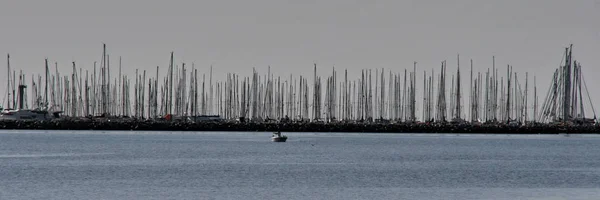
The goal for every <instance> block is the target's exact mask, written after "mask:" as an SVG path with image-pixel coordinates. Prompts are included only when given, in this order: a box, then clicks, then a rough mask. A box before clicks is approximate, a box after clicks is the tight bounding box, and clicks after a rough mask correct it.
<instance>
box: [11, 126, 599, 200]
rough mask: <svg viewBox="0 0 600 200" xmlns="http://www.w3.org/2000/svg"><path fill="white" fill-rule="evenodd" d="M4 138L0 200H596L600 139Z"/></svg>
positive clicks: (37, 134)
mask: <svg viewBox="0 0 600 200" xmlns="http://www.w3.org/2000/svg"><path fill="white" fill-rule="evenodd" d="M287 135H288V136H290V138H289V140H288V142H286V143H273V142H270V133H214V132H200V133H196V132H185V133H182V132H100V131H84V132H67V131H7V130H3V131H0V199H598V198H600V137H597V136H585V135H571V136H569V137H565V136H561V135H553V136H540V135H528V136H515V135H450V134H448V135H443V134H441V135H417V134H413V135H398V134H341V133H287Z"/></svg>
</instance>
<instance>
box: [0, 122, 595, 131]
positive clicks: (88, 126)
mask: <svg viewBox="0 0 600 200" xmlns="http://www.w3.org/2000/svg"><path fill="white" fill-rule="evenodd" d="M0 129H30V130H135V131H250V132H255V131H256V132H261V131H278V130H279V131H282V132H372V133H472V134H477V133H480V134H559V133H587V134H599V133H600V126H598V125H573V126H563V125H549V124H536V125H527V126H509V125H503V124H483V125H470V124H461V125H456V124H424V123H423V124H413V123H399V124H392V123H386V124H381V123H307V122H287V123H239V122H201V123H194V122H177V121H135V120H131V121H118V120H113V121H109V120H102V121H93V120H92V121H77V120H75V121H73V120H48V121H0Z"/></svg>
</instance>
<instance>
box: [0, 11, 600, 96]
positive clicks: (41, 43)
mask: <svg viewBox="0 0 600 200" xmlns="http://www.w3.org/2000/svg"><path fill="white" fill-rule="evenodd" d="M0 3H1V6H0V25H1V26H2V27H1V29H0V30H1V34H0V53H3V54H6V53H10V54H11V64H12V67H14V68H17V69H23V70H24V71H26V72H29V73H31V72H36V73H37V72H42V71H43V67H44V65H43V64H44V58H46V57H48V58H49V59H50V60H51V61H52V62H58V63H59V67H60V68H61V69H62V70H61V71H63V72H67V71H68V70H69V69H70V63H71V61H76V62H77V64H78V66H79V67H84V69H90V70H91V69H92V68H91V67H92V64H93V62H94V61H97V60H100V58H101V53H102V49H101V45H102V43H106V44H107V45H108V48H109V53H110V54H111V61H113V63H112V64H113V66H116V64H117V62H116V61H117V57H118V56H123V66H124V67H125V69H126V70H125V71H126V72H127V73H128V74H133V72H134V69H135V68H139V69H148V70H154V68H155V67H156V66H157V65H160V66H161V67H162V69H161V73H165V72H166V66H167V64H168V61H169V52H170V51H175V56H176V61H178V63H181V62H186V63H187V64H188V65H191V63H192V62H194V63H195V65H196V66H197V67H199V68H200V70H201V72H207V71H208V67H209V66H210V65H214V66H215V75H216V77H224V76H225V73H226V72H236V73H240V74H242V75H248V74H249V72H250V71H251V69H252V67H256V68H257V69H258V70H260V71H261V72H266V68H267V66H268V65H271V67H272V71H273V72H274V73H276V74H279V75H285V76H289V73H294V74H305V75H310V78H311V79H312V74H311V67H312V63H314V62H316V63H318V65H319V66H320V70H321V71H322V72H323V73H322V75H326V73H327V74H328V73H330V71H331V67H332V66H334V65H335V66H336V67H337V68H339V69H345V68H346V69H349V73H350V75H357V74H358V73H359V72H360V69H361V68H386V71H387V69H392V70H394V71H398V72H400V71H403V69H404V68H411V67H412V63H413V61H417V62H418V63H419V64H418V71H419V74H418V76H419V77H422V70H428V71H430V70H431V69H432V68H435V69H436V70H438V68H439V65H440V61H442V60H448V69H449V71H455V69H456V54H457V53H460V55H461V62H462V64H464V65H462V66H464V67H463V70H467V69H468V68H467V67H468V60H469V59H473V60H474V63H475V69H477V70H480V71H484V70H485V69H487V68H488V67H491V60H492V56H496V61H497V66H501V67H505V66H506V65H507V64H511V65H513V66H514V70H515V71H517V72H519V73H521V74H522V76H524V73H525V72H530V74H532V73H534V74H535V75H536V76H537V78H538V86H539V87H540V90H542V91H541V92H540V98H543V97H544V96H543V95H545V92H546V89H547V85H548V83H549V81H550V77H551V73H552V72H553V70H554V69H555V68H556V67H558V65H559V62H560V61H561V58H562V57H561V56H562V55H563V51H564V47H566V46H568V45H569V44H570V43H573V44H574V45H575V47H574V57H575V59H577V60H579V61H580V62H581V63H582V64H583V66H584V72H585V78H586V80H587V85H588V87H589V88H590V89H591V91H590V93H591V94H592V95H593V96H592V98H593V99H595V100H594V101H595V102H596V103H595V104H597V102H599V101H600V92H598V90H597V88H596V87H595V86H596V85H599V84H600V80H598V79H597V78H595V77H596V76H598V75H600V68H599V65H600V59H599V58H598V56H600V20H599V19H600V0H572V1H564V0H503V1H499V0H455V1H448V0H419V1H417V0H415V1H409V0H407V1H399V0H395V1H391V0H390V1H383V0H371V1H356V0H329V1H324V0H323V1H315V0H304V1H284V0H253V1H232V0H220V1H216V0H215V1H213V0H203V1H156V0H102V1H86V0H53V1H42V0H40V1H30V0H14V1H13V0H0ZM1 60H2V64H1V66H2V68H0V69H2V70H1V71H0V75H1V76H2V79H1V80H5V78H4V76H5V73H6V69H5V65H6V64H5V63H6V55H4V56H3V57H2V59H1ZM419 69H420V70H419ZM340 74H341V72H340ZM531 76H533V75H531ZM463 77H464V76H463ZM523 81H524V80H523ZM465 82H468V81H467V80H465ZM418 84H419V87H421V83H420V82H418ZM5 87H6V82H5V81H0V91H1V92H2V94H4V90H5ZM2 96H4V95H2ZM598 105H600V104H597V105H596V106H598Z"/></svg>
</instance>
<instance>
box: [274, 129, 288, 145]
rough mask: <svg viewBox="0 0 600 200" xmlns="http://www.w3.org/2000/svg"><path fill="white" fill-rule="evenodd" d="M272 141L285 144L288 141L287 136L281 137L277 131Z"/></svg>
mask: <svg viewBox="0 0 600 200" xmlns="http://www.w3.org/2000/svg"><path fill="white" fill-rule="evenodd" d="M271 140H273V142H285V141H286V140H287V136H285V135H281V132H279V131H277V132H274V133H273V137H271Z"/></svg>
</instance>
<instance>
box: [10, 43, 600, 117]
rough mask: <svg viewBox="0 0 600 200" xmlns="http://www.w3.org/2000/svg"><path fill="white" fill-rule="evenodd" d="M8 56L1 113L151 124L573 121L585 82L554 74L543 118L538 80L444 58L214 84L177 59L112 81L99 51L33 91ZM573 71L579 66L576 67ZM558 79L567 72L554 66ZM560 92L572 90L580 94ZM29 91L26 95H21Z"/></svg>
mask: <svg viewBox="0 0 600 200" xmlns="http://www.w3.org/2000/svg"><path fill="white" fill-rule="evenodd" d="M566 54H567V57H566V59H567V61H565V63H567V64H565V66H561V67H567V66H569V67H570V66H571V65H572V64H571V62H572V61H570V60H569V59H570V51H569V49H567V53H566ZM7 59H8V61H7V64H8V81H7V82H8V90H7V91H9V92H8V94H7V95H6V96H7V97H8V98H6V96H5V99H6V100H5V101H4V102H6V103H5V108H21V109H25V108H36V109H47V110H51V111H63V112H64V115H67V116H71V117H84V116H99V115H103V116H111V117H122V116H129V117H134V118H140V119H156V118H161V117H164V116H166V115H168V114H170V115H172V116H173V117H186V116H202V115H219V116H220V117H221V118H223V119H226V120H237V119H240V118H244V119H246V120H251V121H264V120H267V119H272V120H281V119H289V120H299V121H324V122H334V121H347V122H349V121H352V122H355V121H369V122H371V121H391V122H417V121H421V122H509V121H516V122H521V123H528V122H534V121H539V122H550V121H553V120H556V119H557V118H561V117H562V118H565V117H567V115H566V113H567V112H568V113H572V114H573V116H575V115H578V116H581V114H583V106H582V108H581V109H574V108H573V105H575V106H577V105H578V104H579V101H583V100H584V98H583V97H582V96H581V94H582V91H583V90H582V87H581V85H582V84H581V79H577V77H579V76H580V75H581V72H580V69H579V71H575V73H579V74H577V75H572V74H569V75H568V79H569V82H572V81H571V79H572V78H571V77H573V79H576V80H575V83H577V81H579V82H578V83H579V84H578V85H577V86H573V85H574V84H571V83H569V85H568V86H566V83H562V82H560V83H559V81H561V80H562V81H563V82H566V81H565V80H566V78H564V77H566V76H564V75H562V77H563V78H562V79H560V77H558V78H557V76H561V75H557V74H556V73H555V77H554V79H553V84H552V85H553V86H551V89H550V91H549V92H548V93H549V95H550V97H546V100H545V101H544V102H543V103H544V105H543V106H542V108H543V110H541V111H540V110H538V91H537V87H536V86H537V84H536V80H535V77H533V84H531V83H530V80H529V79H530V77H529V74H528V73H525V76H519V74H518V73H517V72H513V68H512V66H506V68H503V69H500V68H499V67H496V63H495V58H492V60H491V66H492V67H491V69H490V68H488V69H487V70H486V71H484V72H473V61H472V60H471V61H470V63H469V64H470V65H469V67H470V74H469V75H468V78H469V82H468V83H469V85H467V86H465V85H461V83H462V81H461V78H463V77H464V75H463V76H461V62H460V57H459V56H457V63H456V67H455V70H452V71H455V73H453V74H450V76H449V74H448V73H447V72H448V71H449V69H448V67H447V62H446V61H443V62H441V66H440V67H439V68H437V69H438V70H437V71H436V70H435V69H431V70H424V71H421V72H422V80H419V79H420V78H421V77H420V76H418V75H417V72H418V71H417V69H418V67H417V62H414V65H413V66H412V69H409V70H406V69H404V70H403V71H401V72H394V71H390V70H387V71H386V70H384V69H375V70H372V69H364V70H361V71H360V76H359V77H357V78H354V79H351V78H349V77H348V71H347V70H344V71H343V74H342V76H341V80H340V76H339V75H338V71H337V70H336V69H335V68H333V69H331V70H330V71H329V70H328V71H329V75H328V76H326V77H322V76H319V75H318V74H323V72H319V73H317V70H318V69H317V65H316V64H315V65H314V66H311V67H313V69H314V71H313V73H314V74H313V77H312V82H309V81H308V77H306V76H302V75H300V76H294V75H289V76H288V77H280V76H274V75H273V74H272V73H271V71H270V67H269V70H268V71H267V73H266V74H262V75H261V74H259V73H258V72H257V71H256V70H254V69H253V73H252V75H251V76H250V77H243V76H240V75H238V74H235V73H227V74H226V76H225V79H224V80H216V79H213V72H212V67H211V68H210V73H209V74H208V75H207V74H201V76H199V74H198V69H197V68H196V67H195V66H194V64H192V66H191V67H189V66H188V65H186V64H185V63H182V64H181V65H176V64H175V63H174V60H173V53H171V55H170V65H169V66H168V68H167V72H166V74H165V76H160V68H159V67H156V71H146V70H143V71H138V70H136V73H135V76H133V77H131V76H128V75H125V74H122V73H121V69H122V66H121V58H119V59H118V69H117V70H118V72H116V73H118V75H117V76H116V77H114V76H111V75H114V74H115V71H114V70H115V68H114V67H112V70H113V71H112V72H111V64H110V63H111V62H110V57H109V55H108V54H107V51H106V45H104V48H103V53H102V59H101V61H100V62H94V68H93V71H88V70H83V69H81V68H77V65H76V63H75V62H73V63H72V72H71V73H70V74H68V75H65V74H61V73H60V72H59V70H58V64H57V63H54V70H50V68H51V67H52V66H50V63H48V59H46V66H45V74H44V75H37V76H34V75H32V76H31V78H30V79H29V80H30V82H29V85H28V82H27V81H26V80H27V76H26V75H25V74H24V73H23V72H22V71H20V72H19V73H18V74H17V73H16V71H15V70H12V71H11V68H10V56H7ZM575 66H576V67H575V68H578V67H577V66H580V65H577V63H575ZM561 69H562V68H561ZM569 70H570V69H569ZM52 71H54V72H52ZM557 73H559V74H564V73H565V72H564V70H560V69H558V70H557ZM207 76H208V77H207ZM26 85H27V86H26ZM418 85H420V87H421V90H420V91H419V90H418V89H417V88H418V87H417V86H418ZM531 85H533V86H531ZM19 87H23V88H26V87H29V88H30V91H28V92H26V93H25V95H24V96H23V97H21V99H22V100H19V99H20V98H19V97H18V96H19V95H18V90H17V88H19ZM465 88H468V89H467V90H465ZM557 88H558V89H560V88H563V89H561V91H563V92H562V93H564V94H571V93H573V95H562V96H561V95H560V92H561V91H557V90H558V89H557ZM565 88H575V90H578V91H579V96H578V95H576V94H575V92H574V91H571V90H567V89H565ZM531 89H533V90H531ZM565 90H566V91H565ZM585 91H586V92H587V89H585ZM27 93H29V94H30V95H31V97H27V96H26V94H27ZM419 93H420V94H419ZM464 93H466V94H467V95H464ZM532 93H533V94H532ZM550 93H552V94H550ZM417 95H419V96H420V98H419V99H417ZM565 96H576V97H575V98H576V99H578V100H575V102H574V103H573V100H572V99H568V100H567V99H566V97H565ZM588 96H589V94H588ZM528 97H533V99H529V98H528ZM553 98H554V99H553ZM561 100H562V101H561ZM418 102H419V103H418ZM466 102H468V104H467V103H466ZM590 102H591V100H590ZM556 104H558V106H556ZM582 104H583V103H582ZM552 105H554V107H555V108H552ZM561 105H562V106H561ZM565 106H566V107H569V108H566V107H565ZM549 107H550V108H549ZM419 110H420V111H419ZM573 110H578V111H573ZM419 112H420V113H419ZM552 112H555V113H552ZM577 112H579V113H577ZM560 115H563V116H560ZM594 115H595V113H594Z"/></svg>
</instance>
